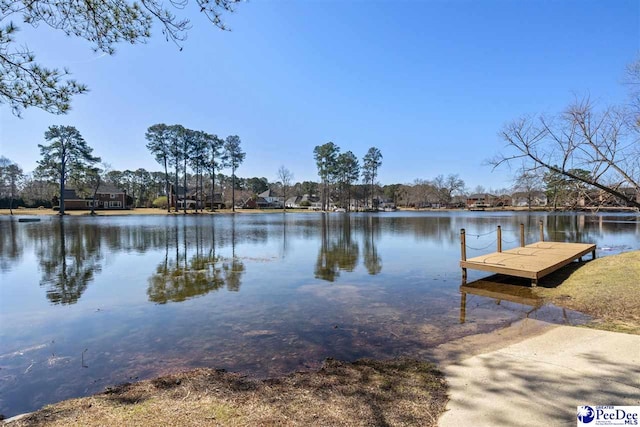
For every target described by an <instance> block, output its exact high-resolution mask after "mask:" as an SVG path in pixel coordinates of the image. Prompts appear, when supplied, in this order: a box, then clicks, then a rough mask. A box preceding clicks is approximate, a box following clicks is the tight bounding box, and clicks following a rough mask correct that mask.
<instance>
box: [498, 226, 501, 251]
mask: <svg viewBox="0 0 640 427" xmlns="http://www.w3.org/2000/svg"><path fill="white" fill-rule="evenodd" d="M497 242H498V252H502V228H500V226H498V238H497Z"/></svg>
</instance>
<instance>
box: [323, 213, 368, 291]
mask: <svg viewBox="0 0 640 427" xmlns="http://www.w3.org/2000/svg"><path fill="white" fill-rule="evenodd" d="M331 222H332V221H330V216H329V215H326V214H323V215H322V217H321V218H320V249H319V252H318V258H317V261H316V267H315V271H314V273H315V277H316V279H322V280H326V281H329V282H333V281H335V280H336V278H337V277H338V276H340V270H343V271H353V270H354V269H355V268H356V266H357V265H358V255H359V247H358V243H357V242H356V241H355V240H354V239H353V234H352V232H351V218H350V217H349V216H348V215H344V216H343V217H342V218H340V220H339V221H336V222H337V227H336V226H334V227H333V228H334V230H332V229H331V228H332V227H331V225H332V224H331ZM336 222H334V224H335V223H336ZM335 228H338V230H335Z"/></svg>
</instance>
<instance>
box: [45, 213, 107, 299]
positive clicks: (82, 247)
mask: <svg viewBox="0 0 640 427" xmlns="http://www.w3.org/2000/svg"><path fill="white" fill-rule="evenodd" d="M67 233H68V236H67ZM38 234H39V239H38V241H37V249H36V252H37V256H38V259H39V261H40V262H39V263H40V270H41V272H42V278H41V279H40V286H42V287H45V288H46V295H47V299H48V300H49V301H51V303H53V304H62V305H68V304H75V303H76V302H78V300H79V299H80V297H81V296H82V294H83V293H84V291H85V290H86V289H87V286H88V285H89V283H90V282H91V281H92V280H93V278H94V274H95V273H98V272H100V271H101V269H102V266H101V260H102V253H101V250H100V235H99V230H98V229H97V228H96V227H91V226H86V225H81V224H77V223H74V222H70V223H69V224H67V223H66V221H64V220H62V219H60V220H57V221H53V222H52V227H51V230H50V232H48V233H38Z"/></svg>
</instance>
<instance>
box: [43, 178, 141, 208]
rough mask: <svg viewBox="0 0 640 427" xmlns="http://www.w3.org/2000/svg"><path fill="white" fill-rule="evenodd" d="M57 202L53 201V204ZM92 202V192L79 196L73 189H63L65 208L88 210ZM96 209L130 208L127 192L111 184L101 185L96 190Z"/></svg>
mask: <svg viewBox="0 0 640 427" xmlns="http://www.w3.org/2000/svg"><path fill="white" fill-rule="evenodd" d="M55 204H57V205H59V203H54V205H55ZM92 204H93V194H88V195H87V197H84V198H81V197H79V196H78V194H77V193H76V190H74V189H65V190H64V208H65V210H69V209H71V210H81V209H82V210H85V209H86V210H90V209H91V205H92ZM95 208H96V210H112V209H129V208H131V201H130V198H128V197H127V193H126V192H125V191H123V190H120V189H118V188H116V187H114V186H113V185H108V184H105V185H101V186H100V187H98V191H97V192H96V206H95Z"/></svg>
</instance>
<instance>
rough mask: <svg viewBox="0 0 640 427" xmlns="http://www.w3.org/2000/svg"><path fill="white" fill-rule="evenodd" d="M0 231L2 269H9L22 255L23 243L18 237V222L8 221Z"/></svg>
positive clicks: (0, 262) (0, 267)
mask: <svg viewBox="0 0 640 427" xmlns="http://www.w3.org/2000/svg"><path fill="white" fill-rule="evenodd" d="M6 223H7V224H6V226H5V227H3V228H2V233H0V271H9V270H10V269H11V265H12V264H14V263H16V262H17V261H19V260H20V258H21V257H22V251H23V243H22V241H21V240H20V239H19V238H18V234H17V233H18V230H17V222H16V221H6Z"/></svg>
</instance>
